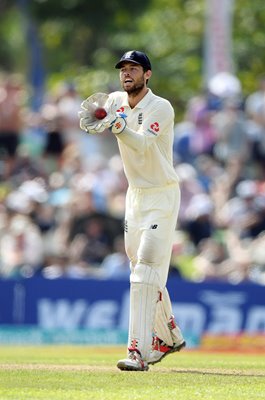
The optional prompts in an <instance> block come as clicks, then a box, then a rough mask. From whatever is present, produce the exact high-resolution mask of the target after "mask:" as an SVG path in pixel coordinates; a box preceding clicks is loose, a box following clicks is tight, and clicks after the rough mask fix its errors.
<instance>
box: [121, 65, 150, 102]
mask: <svg viewBox="0 0 265 400" xmlns="http://www.w3.org/2000/svg"><path fill="white" fill-rule="evenodd" d="M145 74H146V72H144V70H143V67H142V66H141V65H139V64H135V63H131V62H125V63H124V64H123V65H122V67H121V68H120V81H121V85H122V88H123V89H124V91H125V92H127V93H128V94H135V95H137V94H138V93H140V92H141V90H142V89H143V88H144V87H145V85H146V76H145Z"/></svg>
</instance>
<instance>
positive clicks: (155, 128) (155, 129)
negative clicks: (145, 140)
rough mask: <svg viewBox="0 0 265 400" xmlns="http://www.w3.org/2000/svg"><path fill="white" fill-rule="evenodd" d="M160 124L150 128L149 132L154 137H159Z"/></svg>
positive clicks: (155, 123) (152, 125)
mask: <svg viewBox="0 0 265 400" xmlns="http://www.w3.org/2000/svg"><path fill="white" fill-rule="evenodd" d="M159 129H160V128H159V123H158V122H153V123H152V124H151V125H150V127H149V128H148V132H150V133H152V134H153V135H155V136H157V134H158V132H159Z"/></svg>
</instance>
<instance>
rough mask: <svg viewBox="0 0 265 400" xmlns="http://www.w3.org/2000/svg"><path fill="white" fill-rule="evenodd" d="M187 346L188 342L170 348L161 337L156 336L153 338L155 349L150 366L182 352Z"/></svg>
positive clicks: (150, 356) (150, 358)
mask: <svg viewBox="0 0 265 400" xmlns="http://www.w3.org/2000/svg"><path fill="white" fill-rule="evenodd" d="M185 346H186V342H185V341H184V340H183V342H181V343H174V344H173V346H168V345H167V344H166V343H165V342H163V341H162V340H161V339H159V337H157V336H155V337H154V338H153V346H152V347H153V348H152V351H151V353H150V355H149V358H148V364H151V365H153V364H156V363H158V362H160V361H161V360H162V359H163V358H164V357H166V356H167V355H168V354H171V353H175V352H176V351H180V350H181V349H182V348H183V347H185Z"/></svg>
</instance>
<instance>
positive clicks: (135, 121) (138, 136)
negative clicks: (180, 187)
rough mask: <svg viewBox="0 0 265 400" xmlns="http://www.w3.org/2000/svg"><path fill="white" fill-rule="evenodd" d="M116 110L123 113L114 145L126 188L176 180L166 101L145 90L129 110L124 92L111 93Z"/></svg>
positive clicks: (170, 110) (171, 117) (171, 121)
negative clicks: (124, 115) (116, 144)
mask: <svg viewBox="0 0 265 400" xmlns="http://www.w3.org/2000/svg"><path fill="white" fill-rule="evenodd" d="M110 99H114V103H115V108H116V110H117V111H122V112H123V113H124V114H126V115H127V118H126V122H127V126H126V128H125V130H124V131H123V132H122V133H120V134H117V135H116V136H117V139H118V146H119V149H120V154H121V158H122V161H123V165H124V171H125V175H126V177H127V179H128V183H129V186H130V187H135V188H151V187H157V188H159V187H162V186H167V185H170V184H172V183H176V182H178V178H177V175H176V172H175V169H174V167H173V150H172V148H173V139H174V129H173V128H174V110H173V107H172V106H171V104H170V103H169V101H168V100H166V99H164V98H162V97H159V96H156V95H155V94H153V92H152V91H151V89H148V92H147V94H146V95H145V96H144V98H143V99H142V100H141V101H140V102H139V103H138V104H137V105H136V106H135V107H134V108H133V109H132V108H131V107H130V106H129V103H128V95H127V93H126V92H113V93H111V94H110Z"/></svg>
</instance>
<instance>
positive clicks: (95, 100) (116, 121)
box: [78, 93, 126, 134]
mask: <svg viewBox="0 0 265 400" xmlns="http://www.w3.org/2000/svg"><path fill="white" fill-rule="evenodd" d="M101 107H102V108H104V109H105V110H106V112H107V115H106V117H105V118H103V119H101V120H99V119H97V118H96V117H95V110H96V109H97V108H101ZM81 108H82V110H81V111H79V113H78V115H79V117H80V128H81V129H82V130H84V131H86V132H87V133H91V134H97V133H101V132H103V131H105V130H106V129H108V128H110V129H111V130H112V132H113V133H114V134H118V133H121V132H122V131H123V130H124V128H125V126H126V121H125V117H126V115H125V114H123V113H117V112H116V110H115V106H114V101H113V100H110V98H109V96H108V95H107V94H105V93H95V94H93V95H92V96H90V97H88V98H87V99H86V100H84V101H83V102H82V103H81Z"/></svg>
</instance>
